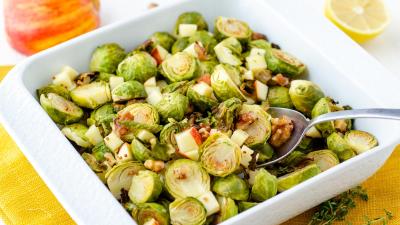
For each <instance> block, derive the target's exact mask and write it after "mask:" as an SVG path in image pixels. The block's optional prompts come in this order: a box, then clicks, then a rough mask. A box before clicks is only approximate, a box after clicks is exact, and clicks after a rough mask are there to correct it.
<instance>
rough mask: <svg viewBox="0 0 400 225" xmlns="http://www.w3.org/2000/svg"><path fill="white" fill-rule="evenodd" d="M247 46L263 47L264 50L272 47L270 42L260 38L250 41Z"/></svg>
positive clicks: (269, 49)
mask: <svg viewBox="0 0 400 225" xmlns="http://www.w3.org/2000/svg"><path fill="white" fill-rule="evenodd" d="M249 46H250V47H251V48H259V49H264V50H265V51H266V52H268V51H271V48H272V47H271V43H269V42H268V41H266V40H262V39H259V40H253V41H250V43H249Z"/></svg>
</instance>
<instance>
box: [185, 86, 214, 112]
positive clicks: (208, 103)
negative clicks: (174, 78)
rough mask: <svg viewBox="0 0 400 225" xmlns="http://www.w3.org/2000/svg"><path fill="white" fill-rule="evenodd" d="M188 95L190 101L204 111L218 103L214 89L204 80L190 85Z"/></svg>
mask: <svg viewBox="0 0 400 225" xmlns="http://www.w3.org/2000/svg"><path fill="white" fill-rule="evenodd" d="M187 97H188V98H189V101H190V102H191V103H192V104H193V105H194V106H195V107H196V108H197V109H199V110H200V111H202V112H204V111H206V110H209V109H212V108H213V107H215V106H216V105H218V101H217V99H216V98H215V96H214V93H213V89H212V88H211V87H210V86H209V85H208V84H206V83H204V82H200V83H197V84H195V85H193V86H191V87H189V89H188V91H187Z"/></svg>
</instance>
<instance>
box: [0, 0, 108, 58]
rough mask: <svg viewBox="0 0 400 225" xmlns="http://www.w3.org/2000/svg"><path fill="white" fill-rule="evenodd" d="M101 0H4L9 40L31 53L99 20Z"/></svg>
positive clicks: (24, 52) (82, 30)
mask: <svg viewBox="0 0 400 225" xmlns="http://www.w3.org/2000/svg"><path fill="white" fill-rule="evenodd" d="M98 11H99V1H98V0H68V1H60V0H4V15H5V29H6V35H7V39H8V42H9V43H10V44H11V46H12V47H13V48H15V49H16V50H17V51H19V52H21V53H23V54H26V55H31V54H34V53H36V52H39V51H41V50H43V49H46V48H49V47H51V46H54V45H56V44H59V43H61V42H64V41H66V40H69V39H71V38H73V37H76V36H78V35H80V34H83V33H86V32H88V31H91V30H93V29H95V28H97V27H98V26H99V24H100V19H99V12H98Z"/></svg>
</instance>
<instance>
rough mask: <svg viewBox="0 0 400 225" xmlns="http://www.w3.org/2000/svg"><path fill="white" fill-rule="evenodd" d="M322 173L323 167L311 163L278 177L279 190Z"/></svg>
mask: <svg viewBox="0 0 400 225" xmlns="http://www.w3.org/2000/svg"><path fill="white" fill-rule="evenodd" d="M319 173H321V169H320V168H319V167H318V165H317V164H310V165H308V166H306V167H304V168H301V169H298V170H296V171H294V172H291V173H288V174H286V175H284V176H281V177H278V191H279V192H283V191H286V190H288V189H290V188H292V187H294V186H296V185H298V184H300V183H301V182H303V181H306V180H308V179H310V178H311V177H313V176H316V175H318V174H319Z"/></svg>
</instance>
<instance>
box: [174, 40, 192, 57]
mask: <svg viewBox="0 0 400 225" xmlns="http://www.w3.org/2000/svg"><path fill="white" fill-rule="evenodd" d="M189 45H190V42H189V37H183V38H178V39H177V40H176V41H175V43H174V44H173V45H172V47H171V53H172V54H176V53H178V52H181V51H183V50H184V49H185V48H186V47H187V46H189Z"/></svg>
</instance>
